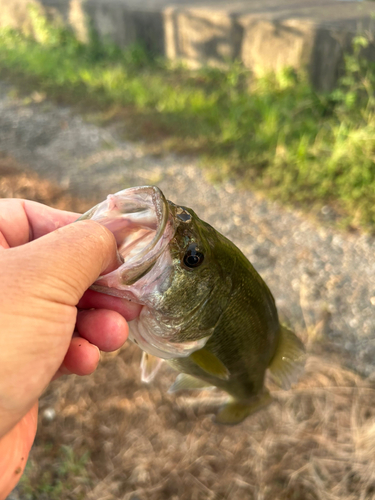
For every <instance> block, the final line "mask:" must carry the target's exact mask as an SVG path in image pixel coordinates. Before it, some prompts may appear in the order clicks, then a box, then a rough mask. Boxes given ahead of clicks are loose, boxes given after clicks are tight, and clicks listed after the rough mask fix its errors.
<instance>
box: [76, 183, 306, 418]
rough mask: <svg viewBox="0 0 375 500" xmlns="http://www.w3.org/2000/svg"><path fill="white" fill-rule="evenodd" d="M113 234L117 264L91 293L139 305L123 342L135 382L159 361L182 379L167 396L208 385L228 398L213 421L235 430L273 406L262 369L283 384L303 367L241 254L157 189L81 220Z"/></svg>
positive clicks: (139, 191)
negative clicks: (137, 359) (135, 353)
mask: <svg viewBox="0 0 375 500" xmlns="http://www.w3.org/2000/svg"><path fill="white" fill-rule="evenodd" d="M81 219H92V220H95V221H98V222H99V223H101V224H103V225H104V226H106V227H107V228H108V229H109V230H110V231H112V232H113V234H114V235H115V238H116V241H117V245H118V251H119V253H120V255H121V256H122V258H123V260H124V263H123V264H122V265H121V266H120V267H119V268H118V269H116V270H115V271H113V272H111V273H109V274H107V275H105V276H101V277H99V279H98V280H97V281H96V282H95V284H94V285H93V287H92V288H93V289H94V290H96V291H99V292H103V293H106V294H110V295H114V296H117V297H123V298H125V299H128V300H133V301H135V302H137V303H139V304H143V308H142V310H141V313H140V316H139V317H138V318H137V319H135V320H133V321H132V322H130V323H129V337H130V339H131V340H132V341H133V342H134V343H136V344H137V345H138V346H139V347H140V348H141V349H142V350H143V351H144V354H143V359H142V375H143V380H146V381H149V380H151V379H152V378H153V376H154V375H155V373H156V371H157V369H158V367H159V365H160V360H163V359H164V360H167V362H168V363H169V364H170V365H171V366H172V367H174V368H175V369H176V370H178V371H179V372H180V375H178V377H177V379H176V382H175V383H174V384H173V386H172V388H171V391H172V392H175V391H178V390H180V389H193V388H201V387H206V386H215V387H218V388H219V389H222V390H224V391H226V392H227V393H228V394H229V395H230V399H229V400H228V402H227V404H225V405H224V407H223V408H221V409H220V411H219V412H218V414H217V417H216V420H217V421H218V422H221V423H227V424H234V423H239V422H241V421H242V420H243V419H244V418H245V417H247V416H248V415H250V414H251V413H252V412H254V411H256V410H257V409H259V408H261V407H263V406H265V405H267V404H268V403H269V402H270V401H271V397H270V394H269V392H268V390H267V389H266V388H265V385H264V380H265V374H266V370H267V369H269V371H270V374H271V376H272V377H273V379H274V381H276V382H277V383H278V384H279V385H280V386H281V387H283V388H285V389H287V388H289V387H290V384H291V383H292V382H293V381H295V379H296V377H297V376H298V375H299V373H300V372H301V369H302V367H303V364H304V358H305V356H304V348H303V344H302V343H301V341H300V340H299V339H298V338H297V337H296V335H295V334H294V333H293V332H291V331H290V330H288V329H287V328H285V327H284V326H282V325H280V322H279V318H278V314H277V310H276V306H275V300H274V298H273V296H272V294H271V292H270V290H269V288H268V287H267V285H266V284H265V282H264V281H263V280H262V278H261V277H260V276H259V274H258V273H257V272H256V270H255V269H254V267H253V266H252V265H251V264H250V262H249V261H248V259H247V258H246V257H245V256H244V255H243V253H242V252H241V251H240V250H239V249H238V248H237V247H236V246H235V245H234V244H233V243H232V242H231V241H229V240H228V239H227V238H225V237H224V236H223V235H221V234H220V233H219V232H218V231H216V230H215V229H214V228H213V227H211V226H210V225H209V224H207V223H206V222H203V221H202V220H201V219H199V217H198V216H197V215H196V214H195V213H194V212H193V210H191V209H190V208H187V207H184V206H179V205H175V204H174V203H172V202H170V201H167V200H166V199H165V197H164V195H163V193H162V192H161V191H160V190H159V189H158V188H157V187H155V186H144V187H136V188H130V189H125V190H123V191H120V192H118V193H117V194H114V195H109V196H108V198H107V200H105V201H103V202H102V203H99V204H98V205H97V206H95V207H94V208H92V209H91V210H89V211H88V212H87V213H86V214H84V215H83V216H82V217H81Z"/></svg>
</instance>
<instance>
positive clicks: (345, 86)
mask: <svg viewBox="0 0 375 500" xmlns="http://www.w3.org/2000/svg"><path fill="white" fill-rule="evenodd" d="M32 16H33V26H34V28H33V29H34V38H31V37H27V36H25V35H23V34H21V33H18V32H15V31H11V30H4V29H3V30H2V31H1V32H0V68H2V69H3V70H6V72H7V73H8V74H10V75H13V76H18V77H19V76H20V75H21V76H22V77H23V78H24V79H27V80H28V85H30V86H34V87H37V88H38V90H43V91H45V92H47V95H49V96H54V97H56V96H57V97H63V98H64V99H68V100H69V101H70V102H79V103H85V104H87V105H88V106H91V107H97V108H98V109H101V110H103V109H105V108H110V107H111V106H112V107H117V108H116V109H117V110H119V109H121V108H124V107H125V108H126V112H127V114H130V115H131V117H132V120H133V121H134V122H135V125H134V127H132V128H134V131H133V133H135V132H136V131H138V133H139V134H140V135H142V134H146V135H147V138H148V139H149V140H152V139H153V136H155V140H156V141H157V142H158V143H159V145H160V147H161V148H163V146H165V147H167V145H168V147H170V148H174V149H176V150H179V151H189V152H199V153H203V154H204V157H205V159H206V161H205V162H204V165H205V166H207V168H209V170H210V174H211V177H212V179H214V180H216V181H220V180H222V179H226V178H228V177H230V178H233V179H235V180H238V181H240V182H241V183H242V185H245V186H247V187H251V188H255V189H258V190H261V191H263V192H265V193H266V194H267V195H269V196H271V197H274V198H276V199H279V200H281V201H282V202H286V203H294V204H298V206H301V207H304V208H309V207H311V206H314V207H319V206H321V205H323V204H331V205H333V206H334V208H335V209H336V211H337V213H339V214H340V215H342V216H343V219H344V220H345V221H346V223H348V224H350V225H352V226H354V227H362V228H366V229H369V230H371V231H373V230H374V227H375V203H374V202H375V195H374V193H375V161H374V159H375V134H374V132H375V97H374V86H375V70H374V66H373V65H372V64H371V63H369V62H367V61H365V60H364V59H362V58H361V57H360V53H361V47H363V46H365V45H366V44H367V40H366V39H365V38H363V37H357V38H356V40H355V44H354V50H353V53H352V54H351V55H348V56H347V57H346V69H345V72H344V74H343V77H342V78H341V81H340V84H339V86H338V88H337V89H336V90H335V91H334V92H332V93H330V94H324V95H323V94H319V93H317V92H315V91H314V90H313V89H312V88H311V86H310V85H309V83H308V81H307V79H306V78H305V77H304V75H297V74H295V72H293V71H291V70H288V69H286V70H284V71H282V72H280V73H278V74H273V75H268V76H266V77H264V78H258V79H254V78H251V75H250V73H249V72H248V71H247V70H246V69H244V68H243V67H242V66H241V65H240V64H233V65H232V66H231V67H230V68H229V69H228V70H226V71H222V70H217V69H210V68H203V69H201V70H198V71H194V72H192V71H188V70H187V69H184V68H183V67H173V66H171V64H170V63H168V62H167V61H164V60H160V59H158V58H153V57H151V56H150V55H149V54H147V53H146V52H145V51H144V50H143V49H142V48H141V47H139V46H135V47H132V48H131V49H128V50H126V51H122V50H120V49H119V48H116V47H115V46H113V45H108V44H101V43H99V42H98V41H97V40H95V39H93V40H92V42H91V43H89V44H83V43H81V42H79V41H78V40H77V39H76V38H75V37H74V35H73V34H72V33H70V32H69V31H68V30H66V29H65V28H63V27H59V26H51V25H50V24H48V22H47V21H46V20H45V19H44V18H42V17H41V16H40V15H39V14H38V13H37V12H36V11H32ZM120 115H121V113H120ZM123 115H124V113H123ZM146 122H147V127H145V126H143V125H144V124H145V123H146ZM137 123H138V125H136V124H137Z"/></svg>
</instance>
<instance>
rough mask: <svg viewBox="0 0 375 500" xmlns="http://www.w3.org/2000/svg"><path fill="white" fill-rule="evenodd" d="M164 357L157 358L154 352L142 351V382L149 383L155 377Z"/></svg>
mask: <svg viewBox="0 0 375 500" xmlns="http://www.w3.org/2000/svg"><path fill="white" fill-rule="evenodd" d="M163 361H164V360H163V359H161V358H157V357H156V356H153V355H152V354H148V353H147V352H143V353H142V361H141V374H142V375H141V379H142V382H146V383H149V382H151V380H153V379H154V378H155V375H156V374H157V372H158V371H159V369H160V367H161V365H162V363H163Z"/></svg>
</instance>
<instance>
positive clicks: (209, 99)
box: [0, 0, 375, 500]
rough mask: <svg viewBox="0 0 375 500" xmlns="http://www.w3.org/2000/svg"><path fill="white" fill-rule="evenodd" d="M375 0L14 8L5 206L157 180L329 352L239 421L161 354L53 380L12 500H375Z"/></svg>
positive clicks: (2, 145) (7, 73)
mask: <svg viewBox="0 0 375 500" xmlns="http://www.w3.org/2000/svg"><path fill="white" fill-rule="evenodd" d="M374 14H375V3H374V2H371V1H368V2H365V1H363V2H361V1H339V0H319V1H316V0H315V1H314V2H313V1H308V0H267V1H264V2H260V1H256V0H242V1H238V2H225V1H221V0H218V1H215V2H212V1H209V0H207V1H203V2H202V1H200V2H196V1H194V0H190V1H184V2H182V1H175V2H169V1H167V0H142V1H141V0H138V1H137V2H135V1H132V0H116V1H114V0H111V1H109V0H106V1H104V0H95V1H94V0H87V1H83V0H82V1H81V0H43V1H36V0H35V1H31V2H30V1H28V0H27V1H26V0H25V1H23V0H12V1H9V0H6V1H5V0H0V196H1V197H21V198H28V199H32V200H36V201H39V202H41V203H46V204H48V205H51V206H55V207H58V208H60V209H66V210H74V211H78V212H84V211H85V210H87V209H88V208H90V207H91V206H93V205H94V204H96V203H98V202H99V201H102V200H103V199H104V198H105V197H106V195H107V194H108V193H110V192H116V191H118V190H120V189H124V188H126V187H129V186H136V185H143V184H156V185H158V186H159V187H160V188H161V189H162V190H163V192H164V194H165V195H166V197H167V198H168V199H170V200H172V201H174V202H176V203H179V204H184V205H187V206H190V207H191V208H193V209H194V210H195V211H196V212H197V213H198V215H199V216H200V217H201V218H203V219H204V220H206V221H207V222H209V223H210V224H212V225H213V226H214V227H215V228H216V229H217V230H219V231H220V232H222V233H223V234H225V235H226V236H228V237H229V238H230V239H231V240H232V241H234V243H235V244H237V245H238V247H239V248H240V249H241V250H242V251H243V252H244V253H245V254H246V256H247V257H248V258H249V259H250V261H251V262H252V264H253V265H254V266H255V268H256V269H257V270H258V271H259V273H260V274H261V276H262V277H263V278H264V279H265V281H266V282H267V284H268V285H269V287H270V288H271V290H272V292H273V294H274V296H275V299H276V303H277V306H278V309H279V313H280V317H281V319H282V321H284V322H285V323H287V324H288V325H289V327H291V328H292V329H293V330H294V331H296V333H297V334H298V335H299V337H300V338H301V339H302V340H303V341H304V343H305V345H306V347H307V351H308V360H307V366H306V370H305V373H304V375H303V376H302V378H301V380H300V382H299V383H298V384H297V385H295V386H294V387H293V388H292V389H291V390H290V391H286V392H285V391H281V390H277V389H276V388H274V387H272V386H270V387H271V393H272V395H273V397H274V399H275V402H274V403H273V404H272V405H271V406H269V407H268V408H266V409H264V410H261V411H260V412H258V413H257V414H255V415H253V416H251V417H249V418H248V419H247V420H245V421H244V422H243V423H242V424H240V425H238V426H234V427H226V426H219V425H217V424H215V423H214V422H213V416H214V414H215V413H216V411H217V408H218V406H219V405H220V404H221V403H222V402H223V398H224V397H225V396H224V394H222V393H220V392H219V391H201V392H185V393H181V395H170V394H167V390H168V387H169V385H170V384H171V383H172V382H173V380H174V378H175V375H176V374H175V373H174V372H173V371H172V369H171V368H169V367H168V366H166V365H165V366H163V367H162V369H161V371H160V372H159V374H158V376H157V378H156V379H155V380H154V381H153V382H152V383H151V384H149V385H147V384H144V383H142V382H141V380H140V370H139V363H140V359H141V352H140V350H139V349H138V348H137V347H136V346H134V345H132V344H130V343H127V344H126V345H125V346H124V348H123V349H121V350H120V351H119V352H115V353H111V354H105V355H102V362H101V364H100V367H99V368H98V370H97V372H96V373H95V374H94V375H92V376H90V377H83V378H79V377H75V376H71V377H68V378H62V379H60V380H58V381H55V382H53V383H52V385H51V387H50V388H49V389H48V390H47V392H46V393H45V395H44V396H43V398H42V399H41V402H40V417H39V430H38V434H37V438H36V441H35V444H34V447H33V450H32V453H31V455H30V460H29V463H28V466H27V469H26V473H25V474H24V477H23V478H22V480H21V483H20V485H19V486H18V487H17V489H16V490H15V491H14V492H13V493H12V494H11V495H10V497H9V500H34V499H38V500H39V499H41V500H50V499H52V500H55V499H56V500H57V499H64V500H65V499H66V500H68V499H69V500H70V499H72V500H73V499H74V500H75V499H92V500H107V499H108V500H109V499H123V500H149V499H151V500H159V499H160V500H164V499H173V500H180V499H181V500H190V499H193V500H201V499H202V500H203V499H235V500H236V499H238V500H240V499H241V500H242V499H251V500H275V499H276V500H297V499H298V500H305V499H306V500H310V499H311V500H320V499H327V500H328V499H329V500H333V499H345V500H349V499H353V500H354V499H356V500H357V499H363V500H364V499H371V498H375V463H374V462H375V459H374V457H375V420H374V415H373V414H374V403H375V397H374V390H375V377H374V375H373V372H374V359H375V341H374V334H375V320H374V312H375V264H374V242H375V239H374V229H375V208H374V206H375V203H374V201H375V194H374V193H375V134H374V131H375V95H374V86H375V65H374V62H373V61H374V54H375V50H374V40H373V32H374Z"/></svg>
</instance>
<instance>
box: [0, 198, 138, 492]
mask: <svg viewBox="0 0 375 500" xmlns="http://www.w3.org/2000/svg"><path fill="white" fill-rule="evenodd" d="M77 217H78V214H74V213H71V212H62V211H59V210H55V209H52V208H49V207H46V206H44V205H40V204H38V203H34V202H29V201H24V200H0V285H1V288H0V500H2V499H4V498H6V496H7V495H8V494H9V493H10V491H11V490H12V489H13V488H14V486H15V485H16V484H17V482H18V480H19V478H20V476H21V474H22V471H23V469H24V467H25V464H26V460H27V457H28V454H29V451H30V448H31V445H32V442H33V440H34V437H35V432H36V425H37V408H38V405H37V401H38V398H39V397H40V395H41V394H42V392H43V391H44V389H45V388H46V386H47V385H48V384H49V382H50V381H51V380H52V379H54V378H56V377H57V376H59V375H61V374H67V373H76V374H78V375H86V374H89V373H92V372H93V371H94V370H95V368H96V366H97V364H98V362H99V356H100V354H99V349H100V350H103V351H112V350H115V349H118V348H119V347H120V346H121V345H122V344H123V343H124V342H125V340H126V338H127V333H128V328H127V323H126V320H131V319H133V318H135V317H136V316H137V315H138V314H139V310H140V306H139V305H137V304H133V303H131V302H128V301H125V300H123V299H119V298H115V297H110V296H106V295H102V294H99V293H96V292H93V291H90V290H88V291H86V290H87V289H88V288H89V286H90V285H91V284H92V283H93V282H94V281H95V280H96V278H97V277H98V276H99V275H100V274H105V273H106V272H109V271H111V270H113V269H115V268H116V267H117V266H118V265H119V263H120V262H119V260H118V256H117V252H116V242H115V239H114V237H113V235H112V234H111V233H110V232H109V231H108V230H107V229H106V228H104V227H103V226H101V225H99V224H98V223H96V222H93V221H80V222H77V223H75V224H70V223H71V222H73V221H74V220H76V219H77ZM77 307H78V309H77Z"/></svg>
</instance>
